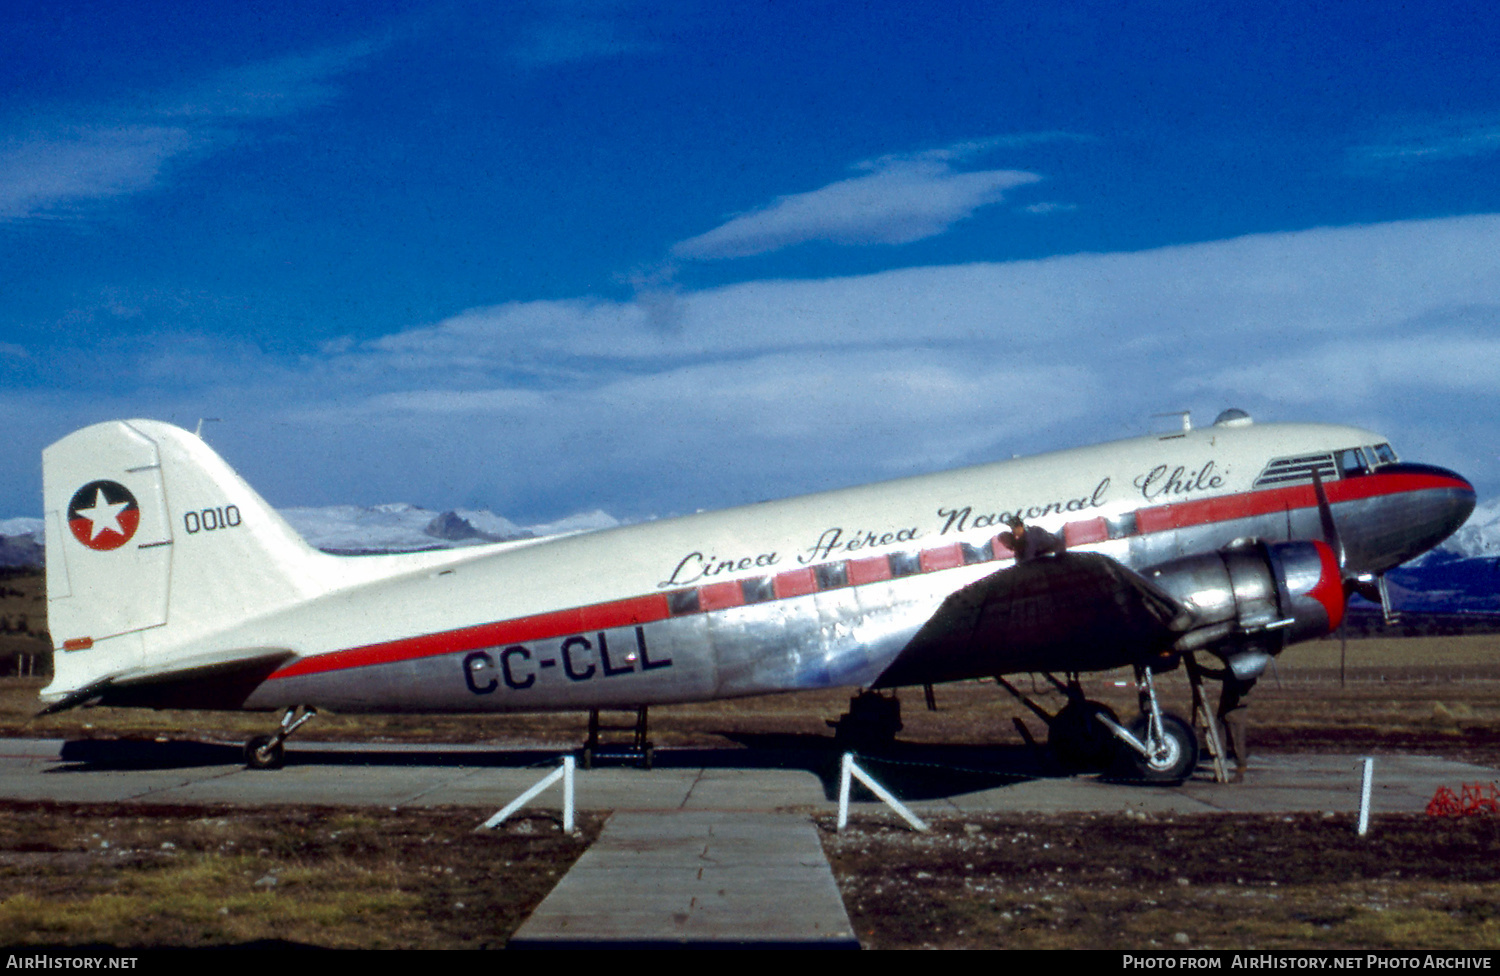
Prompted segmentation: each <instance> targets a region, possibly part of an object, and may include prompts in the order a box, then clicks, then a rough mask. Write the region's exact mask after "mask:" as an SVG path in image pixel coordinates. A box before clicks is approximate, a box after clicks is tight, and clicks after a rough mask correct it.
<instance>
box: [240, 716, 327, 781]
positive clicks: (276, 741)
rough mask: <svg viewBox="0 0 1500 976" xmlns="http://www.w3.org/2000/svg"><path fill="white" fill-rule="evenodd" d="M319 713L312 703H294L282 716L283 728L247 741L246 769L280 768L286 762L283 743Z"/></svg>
mask: <svg viewBox="0 0 1500 976" xmlns="http://www.w3.org/2000/svg"><path fill="white" fill-rule="evenodd" d="M316 714H318V710H317V709H316V708H313V707H312V706H311V705H294V706H293V707H291V708H288V709H287V710H286V712H285V713H283V714H282V716H281V728H280V729H278V730H277V731H276V732H275V733H274V734H273V735H257V736H256V737H255V738H253V739H251V740H250V741H249V742H246V743H245V768H246V769H280V768H281V767H282V766H283V765H284V764H285V763H286V750H285V748H283V743H285V742H286V740H287V736H289V735H291V734H292V733H293V732H295V731H297V730H298V729H300V728H301V727H302V725H303V723H304V722H306V721H307V720H308V719H310V718H312V717H313V716H314V715H316Z"/></svg>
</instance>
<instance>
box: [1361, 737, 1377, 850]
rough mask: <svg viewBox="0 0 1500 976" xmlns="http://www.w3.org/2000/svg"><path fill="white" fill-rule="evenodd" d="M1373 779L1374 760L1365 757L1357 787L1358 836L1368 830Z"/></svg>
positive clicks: (1366, 832)
mask: <svg viewBox="0 0 1500 976" xmlns="http://www.w3.org/2000/svg"><path fill="white" fill-rule="evenodd" d="M1374 779H1375V760H1374V759H1373V758H1371V757H1369V756H1366V757H1365V774H1364V782H1363V783H1362V784H1361V786H1360V789H1359V836H1361V837H1363V836H1364V835H1365V834H1368V833H1369V832H1370V786H1371V784H1372V783H1373V781H1374Z"/></svg>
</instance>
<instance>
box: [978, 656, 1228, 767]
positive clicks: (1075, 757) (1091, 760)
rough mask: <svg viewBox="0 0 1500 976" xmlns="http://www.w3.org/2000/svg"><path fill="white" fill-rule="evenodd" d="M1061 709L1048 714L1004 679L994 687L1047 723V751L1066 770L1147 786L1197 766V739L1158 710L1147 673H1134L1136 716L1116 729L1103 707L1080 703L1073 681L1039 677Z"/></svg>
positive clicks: (1110, 713) (1075, 678)
mask: <svg viewBox="0 0 1500 976" xmlns="http://www.w3.org/2000/svg"><path fill="white" fill-rule="evenodd" d="M1045 677H1046V678H1047V680H1048V681H1050V682H1051V683H1052V684H1053V686H1054V687H1056V688H1057V690H1058V691H1060V692H1062V693H1063V695H1064V696H1066V697H1067V704H1066V705H1064V706H1063V708H1062V709H1061V710H1060V711H1059V712H1058V713H1057V714H1056V715H1052V714H1049V713H1048V712H1047V711H1046V710H1045V709H1043V708H1042V707H1041V706H1040V705H1038V704H1036V702H1034V701H1032V700H1031V698H1029V697H1028V696H1027V695H1025V694H1024V693H1022V692H1021V691H1020V690H1019V689H1017V688H1016V687H1015V686H1014V685H1012V684H1010V682H1008V681H1006V680H1005V679H1004V678H996V679H995V680H996V682H998V683H999V685H1000V687H1002V688H1004V689H1005V690H1006V691H1008V692H1010V693H1011V694H1012V695H1014V696H1015V697H1016V698H1017V699H1018V700H1019V701H1020V702H1021V703H1022V704H1024V705H1025V706H1026V707H1027V708H1029V709H1031V710H1032V712H1034V713H1035V714H1036V715H1037V716H1038V717H1039V718H1041V719H1042V721H1044V722H1046V723H1047V745H1048V747H1049V748H1050V749H1051V750H1052V753H1053V755H1054V756H1056V757H1057V759H1058V761H1059V762H1061V763H1062V764H1063V766H1065V767H1066V768H1068V769H1070V770H1074V771H1077V772H1102V773H1105V774H1106V775H1107V776H1108V777H1109V778H1111V779H1119V780H1128V781H1133V782H1147V783H1181V782H1182V781H1183V780H1185V779H1187V778H1188V777H1189V776H1191V775H1192V773H1193V770H1194V769H1195V768H1196V767H1197V765H1198V737H1197V735H1196V734H1195V733H1194V732H1193V727H1192V726H1191V725H1189V724H1188V723H1187V722H1185V721H1183V720H1182V719H1180V718H1178V717H1177V716H1176V715H1173V714H1171V713H1169V712H1164V711H1162V709H1161V706H1160V704H1159V702H1158V701H1157V697H1156V685H1155V682H1154V681H1153V679H1152V673H1151V669H1150V668H1147V667H1138V668H1137V669H1136V688H1137V691H1138V692H1139V694H1140V703H1141V713H1140V715H1138V716H1137V717H1136V718H1135V719H1133V720H1132V721H1131V722H1130V723H1129V724H1128V725H1122V724H1121V723H1120V720H1119V718H1118V716H1116V715H1115V713H1114V711H1113V710H1112V709H1111V708H1110V707H1109V706H1108V705H1105V704H1104V703H1103V702H1097V701H1091V700H1090V699H1088V698H1086V697H1085V696H1084V693H1083V688H1082V686H1081V685H1080V684H1079V681H1078V675H1077V674H1070V675H1068V681H1067V683H1066V684H1064V683H1063V682H1061V681H1059V680H1058V679H1057V677H1056V676H1055V675H1052V674H1047V675H1045Z"/></svg>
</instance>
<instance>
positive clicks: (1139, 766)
mask: <svg viewBox="0 0 1500 976" xmlns="http://www.w3.org/2000/svg"><path fill="white" fill-rule="evenodd" d="M1161 727H1162V728H1161V731H1162V741H1161V743H1160V748H1158V749H1156V750H1155V751H1154V752H1153V753H1152V755H1150V756H1149V757H1148V756H1143V755H1141V754H1140V753H1139V752H1137V751H1136V750H1135V749H1133V748H1131V747H1130V746H1129V745H1128V744H1126V743H1124V742H1116V743H1115V765H1114V769H1113V770H1112V775H1113V776H1114V777H1116V778H1118V779H1128V780H1135V781H1138V782H1147V783H1181V782H1182V781H1183V780H1185V779H1187V778H1188V777H1189V776H1191V775H1192V774H1193V770H1194V769H1196V768H1197V767H1198V736H1197V734H1196V733H1194V732H1193V728H1192V726H1190V725H1188V724H1187V723H1186V722H1184V721H1183V720H1182V719H1180V718H1178V717H1177V716H1176V715H1168V714H1163V715H1162V717H1161ZM1130 734H1131V735H1133V736H1135V737H1136V738H1137V739H1139V740H1140V741H1142V742H1145V743H1147V744H1148V745H1149V744H1150V740H1149V738H1148V736H1149V734H1150V720H1149V719H1148V718H1147V717H1146V716H1145V715H1142V716H1140V717H1138V718H1137V719H1136V720H1135V721H1133V722H1131V723H1130Z"/></svg>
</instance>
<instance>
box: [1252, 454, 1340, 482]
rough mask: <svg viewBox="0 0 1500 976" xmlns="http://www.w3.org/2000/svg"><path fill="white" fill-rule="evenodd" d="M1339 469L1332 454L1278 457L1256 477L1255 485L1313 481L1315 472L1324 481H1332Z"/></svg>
mask: <svg viewBox="0 0 1500 976" xmlns="http://www.w3.org/2000/svg"><path fill="white" fill-rule="evenodd" d="M1338 470H1339V468H1338V466H1337V465H1335V463H1334V460H1333V455H1332V454H1299V455H1297V456H1296V457H1285V458H1277V459H1276V460H1274V461H1272V462H1271V463H1270V464H1268V465H1266V469H1265V470H1264V471H1262V472H1261V473H1260V477H1259V478H1256V479H1255V487H1257V488H1268V487H1272V486H1274V485H1290V484H1296V483H1298V482H1306V481H1312V476H1313V472H1314V471H1316V472H1318V477H1319V478H1322V479H1323V480H1324V481H1332V480H1333V479H1334V478H1335V477H1337V475H1336V474H1335V472H1337V471H1338Z"/></svg>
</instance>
